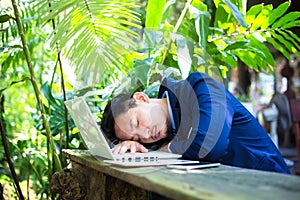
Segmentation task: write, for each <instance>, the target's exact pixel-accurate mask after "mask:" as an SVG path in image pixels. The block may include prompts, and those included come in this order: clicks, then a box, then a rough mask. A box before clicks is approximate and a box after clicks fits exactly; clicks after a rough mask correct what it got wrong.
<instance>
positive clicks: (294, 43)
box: [277, 30, 300, 51]
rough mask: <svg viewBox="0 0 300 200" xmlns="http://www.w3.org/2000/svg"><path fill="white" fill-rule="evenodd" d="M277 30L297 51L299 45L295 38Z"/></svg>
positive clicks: (299, 49)
mask: <svg viewBox="0 0 300 200" xmlns="http://www.w3.org/2000/svg"><path fill="white" fill-rule="evenodd" d="M277 32H278V33H280V34H281V35H282V36H283V37H284V38H285V39H287V40H289V41H290V42H292V43H293V45H294V47H295V48H296V49H297V51H300V45H299V44H298V43H297V42H296V40H295V38H293V37H291V36H290V35H289V34H288V33H286V32H284V31H281V30H278V31H277Z"/></svg>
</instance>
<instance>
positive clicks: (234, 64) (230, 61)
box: [223, 53, 237, 68]
mask: <svg viewBox="0 0 300 200" xmlns="http://www.w3.org/2000/svg"><path fill="white" fill-rule="evenodd" d="M223 59H224V60H225V62H226V63H227V64H228V65H230V66H231V67H233V68H236V67H237V62H236V56H235V55H234V54H231V53H230V54H226V55H224V56H223Z"/></svg>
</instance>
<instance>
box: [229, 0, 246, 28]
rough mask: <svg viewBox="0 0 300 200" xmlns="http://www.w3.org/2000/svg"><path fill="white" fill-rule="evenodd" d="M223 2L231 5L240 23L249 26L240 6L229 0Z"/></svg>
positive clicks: (231, 9) (233, 13) (230, 7)
mask: <svg viewBox="0 0 300 200" xmlns="http://www.w3.org/2000/svg"><path fill="white" fill-rule="evenodd" d="M223 2H224V3H225V4H226V5H227V6H228V7H229V9H230V11H231V13H232V15H233V16H234V17H235V19H236V20H237V21H238V23H239V24H240V25H242V26H243V27H245V28H248V25H247V23H246V21H245V19H244V17H243V15H242V13H241V12H240V11H239V9H238V7H237V6H236V5H234V4H233V3H231V2H230V1H229V0H223Z"/></svg>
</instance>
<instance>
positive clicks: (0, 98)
mask: <svg viewBox="0 0 300 200" xmlns="http://www.w3.org/2000/svg"><path fill="white" fill-rule="evenodd" d="M3 99H4V98H3V96H2V95H1V93H0V132H1V138H2V145H3V147H4V151H5V156H6V159H7V163H8V166H9V169H10V172H11V176H12V178H13V180H14V183H15V186H16V190H17V195H18V197H19V199H20V200H23V199H24V196H23V194H22V190H21V187H20V184H19V179H18V176H17V174H16V171H15V167H14V163H13V162H12V160H11V156H10V153H9V149H8V145H7V139H6V133H5V129H4V125H3V122H2V107H3V101H4V100H3Z"/></svg>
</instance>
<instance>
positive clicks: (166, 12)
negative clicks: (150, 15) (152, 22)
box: [160, 0, 176, 26]
mask: <svg viewBox="0 0 300 200" xmlns="http://www.w3.org/2000/svg"><path fill="white" fill-rule="evenodd" d="M174 3H176V0H169V1H168V2H167V3H166V5H165V6H164V9H163V11H162V19H161V22H160V26H162V25H163V24H164V23H165V21H166V20H167V18H168V16H169V12H170V8H171V6H172V5H173V4H174Z"/></svg>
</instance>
